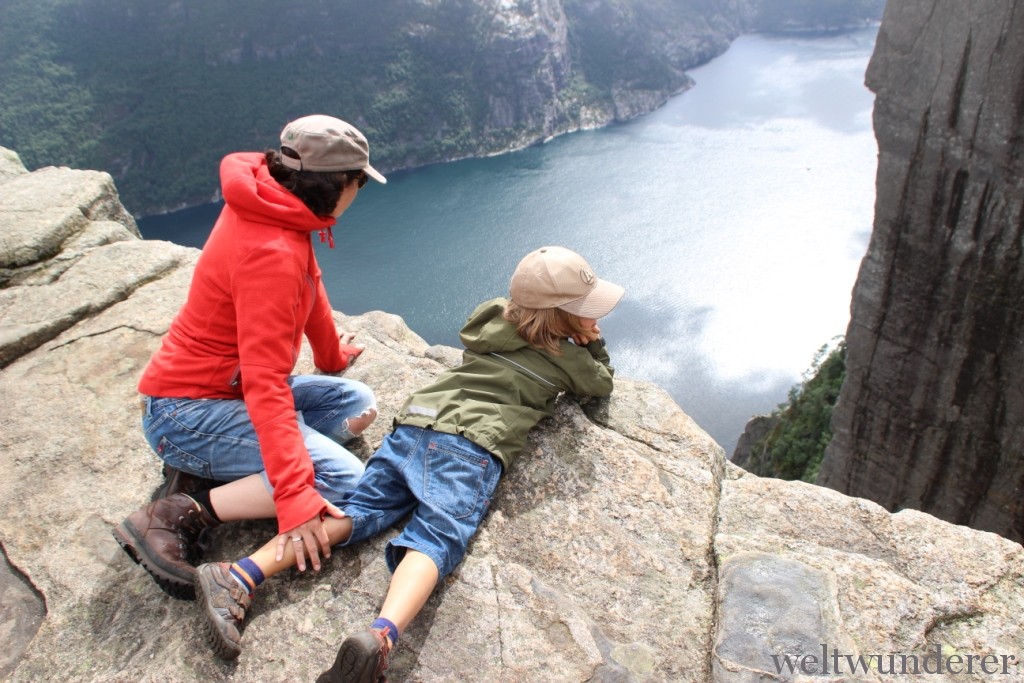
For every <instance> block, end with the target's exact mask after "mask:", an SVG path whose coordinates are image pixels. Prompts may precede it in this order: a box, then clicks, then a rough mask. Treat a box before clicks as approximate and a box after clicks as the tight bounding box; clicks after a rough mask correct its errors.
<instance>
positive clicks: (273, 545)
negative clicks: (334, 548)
mask: <svg viewBox="0 0 1024 683" xmlns="http://www.w3.org/2000/svg"><path fill="white" fill-rule="evenodd" d="M324 529H325V530H326V531H327V538H328V539H330V544H331V545H337V544H338V543H343V542H344V541H347V540H348V537H349V536H351V535H352V519H351V518H350V517H343V518H342V519H336V518H334V517H327V518H325V519H324ZM279 539H280V537H279V536H275V537H274V538H272V539H270V541H268V542H267V544H266V545H264V546H263V547H262V548H260V549H259V550H257V551H256V552H254V553H253V554H252V555H250V556H249V559H250V560H252V561H253V562H255V563H256V566H257V567H259V568H260V571H262V572H263V576H264V578H267V579H269V578H270V577H271V576H273V575H274V574H277V573H278V572H280V571H283V570H285V569H288V568H289V567H292V566H294V565H295V548H294V546H295V544H294V543H290V542H288V543H285V544H284V546H283V547H284V552H283V553H282V555H281V559H280V560H279V559H277V553H278V545H279Z"/></svg>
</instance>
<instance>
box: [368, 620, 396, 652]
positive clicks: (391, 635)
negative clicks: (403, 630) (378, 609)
mask: <svg viewBox="0 0 1024 683" xmlns="http://www.w3.org/2000/svg"><path fill="white" fill-rule="evenodd" d="M370 628H372V629H384V635H386V636H387V637H388V640H390V641H391V646H392V647H394V646H395V645H397V644H398V627H397V626H395V625H394V624H393V623H391V622H390V621H388V620H387V619H385V618H384V617H377V618H376V619H375V620H374V622H373V623H372V624H370Z"/></svg>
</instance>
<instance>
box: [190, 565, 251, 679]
mask: <svg viewBox="0 0 1024 683" xmlns="http://www.w3.org/2000/svg"><path fill="white" fill-rule="evenodd" d="M206 583H207V579H206V577H205V576H203V574H202V573H201V572H196V583H195V596H196V600H197V601H199V602H202V604H203V617H204V619H203V635H204V636H206V642H207V643H209V645H210V648H211V649H213V652H214V654H216V655H217V656H218V657H220V658H221V659H226V660H232V659H236V658H237V657H238V655H240V654H242V645H241V643H234V642H232V641H230V640H228V638H227V637H226V636H225V635H224V632H223V631H221V629H220V626H218V624H219V622H220V617H219V616H218V615H217V613H216V611H214V609H213V608H212V607H210V603H209V600H207V597H206V595H207V589H206Z"/></svg>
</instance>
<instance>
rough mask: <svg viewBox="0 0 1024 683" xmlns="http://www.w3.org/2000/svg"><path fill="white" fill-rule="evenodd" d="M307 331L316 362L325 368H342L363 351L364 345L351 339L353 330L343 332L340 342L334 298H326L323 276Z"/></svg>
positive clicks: (327, 369) (335, 369)
mask: <svg viewBox="0 0 1024 683" xmlns="http://www.w3.org/2000/svg"><path fill="white" fill-rule="evenodd" d="M304 331H305V333H306V338H307V339H309V346H310V348H312V349H313V364H314V365H316V367H318V368H319V369H321V370H323V371H324V372H341V371H342V370H344V369H345V368H347V367H348V366H349V365H350V364H351V363H352V361H354V360H355V358H356V356H358V355H359V354H360V353H362V352H363V349H362V347H360V346H353V345H352V344H349V343H348V342H350V341H352V338H353V337H354V336H355V335H353V334H350V333H346V334H344V335H341V336H340V342H339V335H338V329H337V327H335V325H334V315H333V311H332V310H331V302H330V300H329V299H328V298H327V290H326V289H324V283H323V282H322V281H320V280H317V288H316V298H315V299H314V300H313V310H312V311H311V312H310V314H309V318H307V319H306V326H305V330H304Z"/></svg>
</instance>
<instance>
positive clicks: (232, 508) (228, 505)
mask: <svg viewBox="0 0 1024 683" xmlns="http://www.w3.org/2000/svg"><path fill="white" fill-rule="evenodd" d="M210 505H211V506H212V507H213V512H214V514H216V515H217V517H218V518H219V519H220V521H222V522H234V521H238V520H242V519H273V518H274V517H277V507H276V506H275V505H274V496H273V495H272V494H271V493H270V491H268V490H267V485H266V484H264V483H263V477H262V475H259V474H250V475H249V476H248V477H242V478H241V479H236V480H235V481H232V482H229V483H227V484H224V485H222V486H218V487H217V488H213V489H210Z"/></svg>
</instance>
